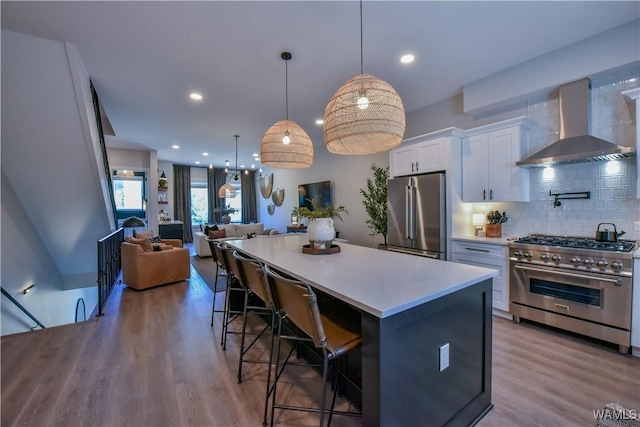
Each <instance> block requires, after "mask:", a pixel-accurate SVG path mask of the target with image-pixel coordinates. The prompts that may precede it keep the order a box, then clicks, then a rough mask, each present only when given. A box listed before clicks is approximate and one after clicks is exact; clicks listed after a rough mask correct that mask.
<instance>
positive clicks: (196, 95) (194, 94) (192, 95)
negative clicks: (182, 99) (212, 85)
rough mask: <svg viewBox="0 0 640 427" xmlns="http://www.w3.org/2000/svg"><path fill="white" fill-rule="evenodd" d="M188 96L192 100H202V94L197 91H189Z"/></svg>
mask: <svg viewBox="0 0 640 427" xmlns="http://www.w3.org/2000/svg"><path fill="white" fill-rule="evenodd" d="M189 98H191V99H193V100H194V101H200V100H202V95H200V94H199V93H197V92H191V93H190V94H189Z"/></svg>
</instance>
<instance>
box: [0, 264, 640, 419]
mask: <svg viewBox="0 0 640 427" xmlns="http://www.w3.org/2000/svg"><path fill="white" fill-rule="evenodd" d="M221 295H223V294H219V295H218V298H217V299H216V304H218V303H219V304H220V307H221V306H222V302H223V301H222V300H223V298H222V297H220V296H221ZM212 297H213V294H212V293H211V291H210V289H209V287H208V286H207V285H206V283H204V281H203V280H202V279H201V278H200V276H199V275H198V273H197V272H196V271H195V269H193V268H192V269H191V279H190V280H189V281H186V282H181V283H178V284H173V285H168V286H162V287H158V288H153V289H149V290H145V291H141V292H138V291H134V290H131V289H129V288H126V287H124V286H122V285H121V286H117V287H116V289H115V290H114V294H113V295H112V296H111V298H110V300H109V303H108V306H107V309H106V314H105V316H104V317H102V318H99V319H91V320H90V321H88V322H84V323H79V324H74V325H67V326H63V327H58V328H50V329H46V330H41V331H36V332H30V333H24V334H16V335H10V336H5V337H2V340H1V342H0V344H1V346H2V349H1V357H2V364H1V374H2V378H1V387H2V390H1V392H2V395H1V408H0V409H1V411H2V413H1V417H0V424H1V425H2V426H17V425H20V426H136V427H140V426H260V425H262V410H263V406H262V405H263V399H264V388H265V383H266V367H265V366H264V365H256V364H254V365H246V368H245V375H244V380H243V382H242V383H241V384H238V383H237V381H236V369H237V357H238V348H239V337H238V336H234V335H230V336H229V338H228V345H227V350H226V351H223V350H222V348H221V346H220V330H221V326H220V321H221V315H217V318H216V324H215V325H214V327H213V328H211V326H210V319H211V303H212ZM255 326H256V327H258V326H259V324H258V321H256V322H255ZM493 342H494V344H493V394H492V396H493V399H492V400H493V403H494V405H495V407H494V408H493V410H492V411H491V412H489V414H487V416H486V417H485V418H484V419H482V420H481V421H480V423H479V424H478V425H479V426H481V427H491V426H551V425H553V426H584V425H594V417H593V412H592V411H593V410H594V409H601V408H603V407H604V405H605V404H606V403H609V402H618V403H620V404H621V405H623V406H625V407H627V408H633V409H638V410H640V359H637V358H632V357H630V356H624V355H620V354H618V353H617V352H616V351H615V349H614V348H610V347H608V346H604V345H601V344H599V343H593V342H590V341H587V340H584V339H578V338H576V337H573V336H569V335H567V334H564V333H558V332H555V331H550V330H548V329H544V328H541V327H539V326H536V325H533V324H526V323H523V324H515V323H513V322H511V321H508V320H504V319H500V318H494V340H493ZM265 343H266V340H265ZM265 348H266V347H265V346H264V345H261V346H260V347H259V348H258V349H256V353H255V354H254V356H255V357H259V356H260V355H263V356H264V352H265ZM292 369H293V370H294V371H292V372H290V373H288V374H286V375H285V376H284V377H283V378H284V380H283V384H284V385H283V386H282V388H281V389H279V394H280V391H281V392H282V397H285V396H286V398H287V399H291V400H289V402H292V403H296V404H300V403H303V404H308V403H309V402H317V399H318V395H317V393H315V392H314V390H318V389H319V379H318V375H317V374H316V373H315V372H311V371H309V370H307V369H304V368H292ZM342 405H343V406H344V405H345V404H344V403H342ZM276 420H277V422H278V424H279V425H286V426H309V425H317V423H318V417H317V415H315V414H307V413H301V412H290V411H287V412H278V413H277V414H276ZM333 425H334V426H338V427H340V426H359V425H361V422H360V420H359V419H357V418H356V419H354V418H347V417H335V418H334V420H333ZM425 425H429V423H428V420H425Z"/></svg>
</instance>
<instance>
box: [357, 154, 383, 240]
mask: <svg viewBox="0 0 640 427" xmlns="http://www.w3.org/2000/svg"><path fill="white" fill-rule="evenodd" d="M371 170H372V171H373V179H372V178H371V177H369V178H367V187H366V188H365V189H362V188H361V189H360V194H362V197H363V199H362V204H363V205H364V208H365V210H366V211H367V214H368V215H369V219H368V220H366V221H365V223H366V224H367V228H368V229H370V230H371V234H369V235H370V236H375V235H377V234H382V237H383V238H384V244H383V245H378V248H380V249H386V247H387V181H388V180H389V167H388V166H387V167H386V168H381V167H379V166H376V164H375V163H374V164H372V165H371Z"/></svg>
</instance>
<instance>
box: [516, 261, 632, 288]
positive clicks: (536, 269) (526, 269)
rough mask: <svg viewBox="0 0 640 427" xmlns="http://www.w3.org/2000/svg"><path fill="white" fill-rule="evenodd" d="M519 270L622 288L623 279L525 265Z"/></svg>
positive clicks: (519, 267)
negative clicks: (594, 281)
mask: <svg viewBox="0 0 640 427" xmlns="http://www.w3.org/2000/svg"><path fill="white" fill-rule="evenodd" d="M514 267H515V268H516V269H517V270H525V271H535V272H538V273H553V274H559V275H561V276H567V277H576V278H578V279H588V280H599V281H601V282H611V283H613V284H614V285H616V286H622V279H620V278H617V279H608V278H604V277H600V276H598V277H593V276H587V275H584V274H575V273H565V272H563V271H557V270H544V269H542V268H532V267H527V266H524V265H516V266H514Z"/></svg>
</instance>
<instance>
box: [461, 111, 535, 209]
mask: <svg viewBox="0 0 640 427" xmlns="http://www.w3.org/2000/svg"><path fill="white" fill-rule="evenodd" d="M507 123H508V125H505V126H503V127H500V123H497V124H494V125H491V126H483V127H482V128H478V129H476V130H474V129H472V130H470V131H469V133H470V136H469V137H468V138H465V140H464V141H463V145H462V201H463V202H526V201H529V169H526V168H521V167H518V166H516V162H517V161H518V160H520V159H522V158H523V157H524V155H525V154H526V149H527V131H526V129H525V128H524V126H523V125H522V124H513V120H511V121H507ZM488 127H489V128H490V129H488V130H487V131H486V132H482V131H481V129H486V128H488Z"/></svg>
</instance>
